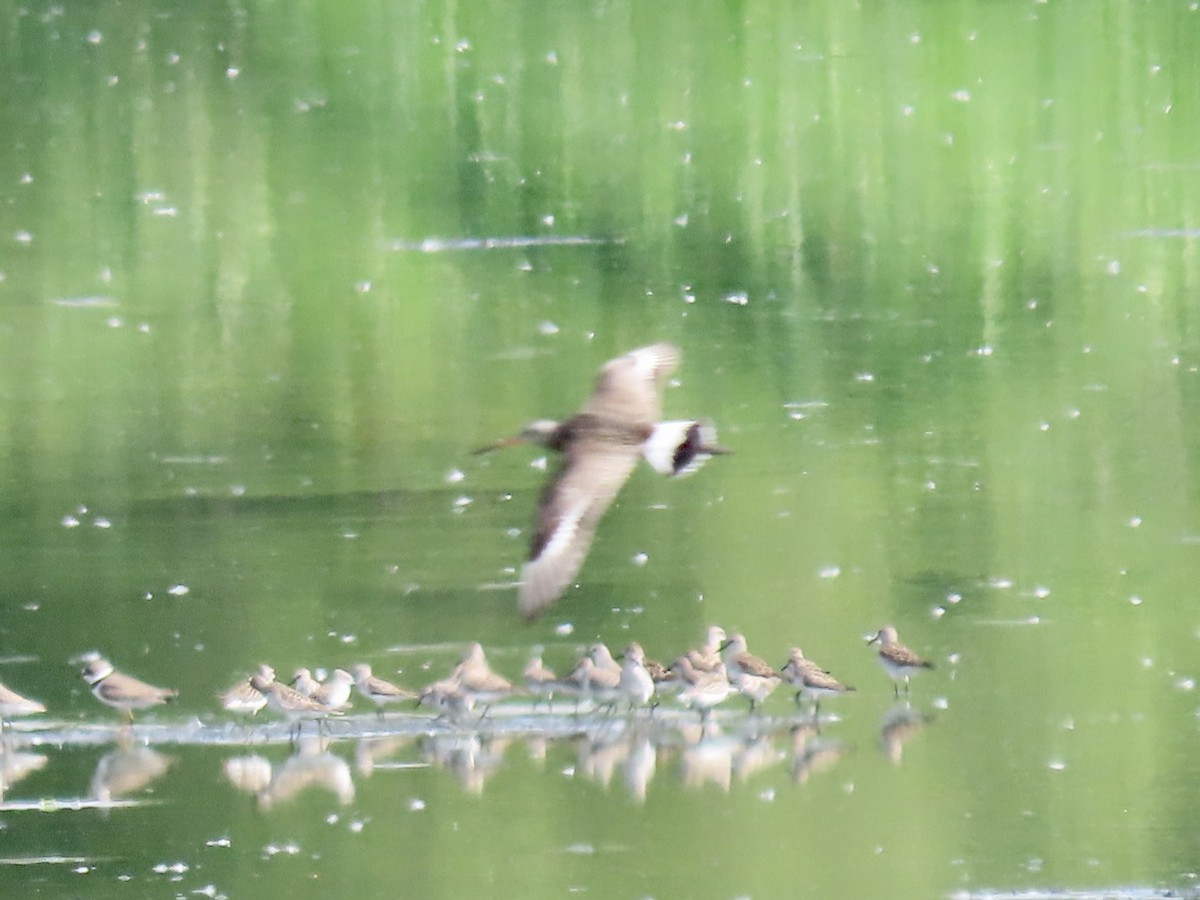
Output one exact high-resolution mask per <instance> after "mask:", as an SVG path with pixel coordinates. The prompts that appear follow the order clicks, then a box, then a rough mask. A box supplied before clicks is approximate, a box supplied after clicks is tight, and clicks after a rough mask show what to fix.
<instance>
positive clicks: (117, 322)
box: [104, 316, 125, 328]
mask: <svg viewBox="0 0 1200 900" xmlns="http://www.w3.org/2000/svg"><path fill="white" fill-rule="evenodd" d="M104 324H105V325H107V326H108V327H109V328H120V327H121V326H122V325H124V324H125V321H124V320H123V319H122V318H121V317H120V316H113V317H112V318H110V319H106V320H105V322H104Z"/></svg>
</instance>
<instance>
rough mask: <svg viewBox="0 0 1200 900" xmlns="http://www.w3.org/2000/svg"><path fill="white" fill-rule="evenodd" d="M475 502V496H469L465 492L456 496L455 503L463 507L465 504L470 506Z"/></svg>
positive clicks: (456, 505)
mask: <svg viewBox="0 0 1200 900" xmlns="http://www.w3.org/2000/svg"><path fill="white" fill-rule="evenodd" d="M474 502H475V500H474V498H472V497H468V496H466V495H465V494H460V495H459V496H457V497H455V498H454V505H455V507H457V508H459V509H461V508H463V507H464V506H470V505H471V504H472V503H474Z"/></svg>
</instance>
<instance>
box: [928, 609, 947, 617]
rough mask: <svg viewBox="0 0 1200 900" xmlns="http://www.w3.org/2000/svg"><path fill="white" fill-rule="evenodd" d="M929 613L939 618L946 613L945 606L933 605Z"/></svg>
mask: <svg viewBox="0 0 1200 900" xmlns="http://www.w3.org/2000/svg"><path fill="white" fill-rule="evenodd" d="M929 614H930V615H931V616H933V617H934V618H935V619H940V618H941V617H942V616H944V615H945V614H946V607H944V606H935V607H934V608H933V609H931V610H930V611H929Z"/></svg>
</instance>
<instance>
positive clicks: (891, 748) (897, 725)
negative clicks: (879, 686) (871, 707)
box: [879, 702, 932, 763]
mask: <svg viewBox="0 0 1200 900" xmlns="http://www.w3.org/2000/svg"><path fill="white" fill-rule="evenodd" d="M930 721H932V719H931V718H930V716H928V715H926V714H925V713H923V712H921V711H920V710H917V709H913V708H912V707H911V706H910V705H909V704H908V703H904V702H901V703H897V704H895V705H894V706H892V707H891V708H889V709H888V711H887V712H885V713H884V714H883V719H882V720H881V721H880V723H879V749H880V750H882V751H883V755H884V756H886V757H887V758H888V759H890V760H891V761H892V762H894V763H899V762H900V759H901V757H902V756H903V755H904V745H905V744H906V743H908V742H909V741H910V740H912V739H913V738H914V737H916V736H917V734H918V732H920V731H921V729H923V728H924V727H925V725H926V724H927V723H929V722H930Z"/></svg>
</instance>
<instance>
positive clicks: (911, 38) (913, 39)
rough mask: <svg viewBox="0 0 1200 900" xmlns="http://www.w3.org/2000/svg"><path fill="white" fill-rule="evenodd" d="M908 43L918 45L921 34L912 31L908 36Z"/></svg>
mask: <svg viewBox="0 0 1200 900" xmlns="http://www.w3.org/2000/svg"><path fill="white" fill-rule="evenodd" d="M908 42H909V43H910V44H919V43H921V32H919V31H914V32H913V33H912V34H910V35H909V36H908Z"/></svg>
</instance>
